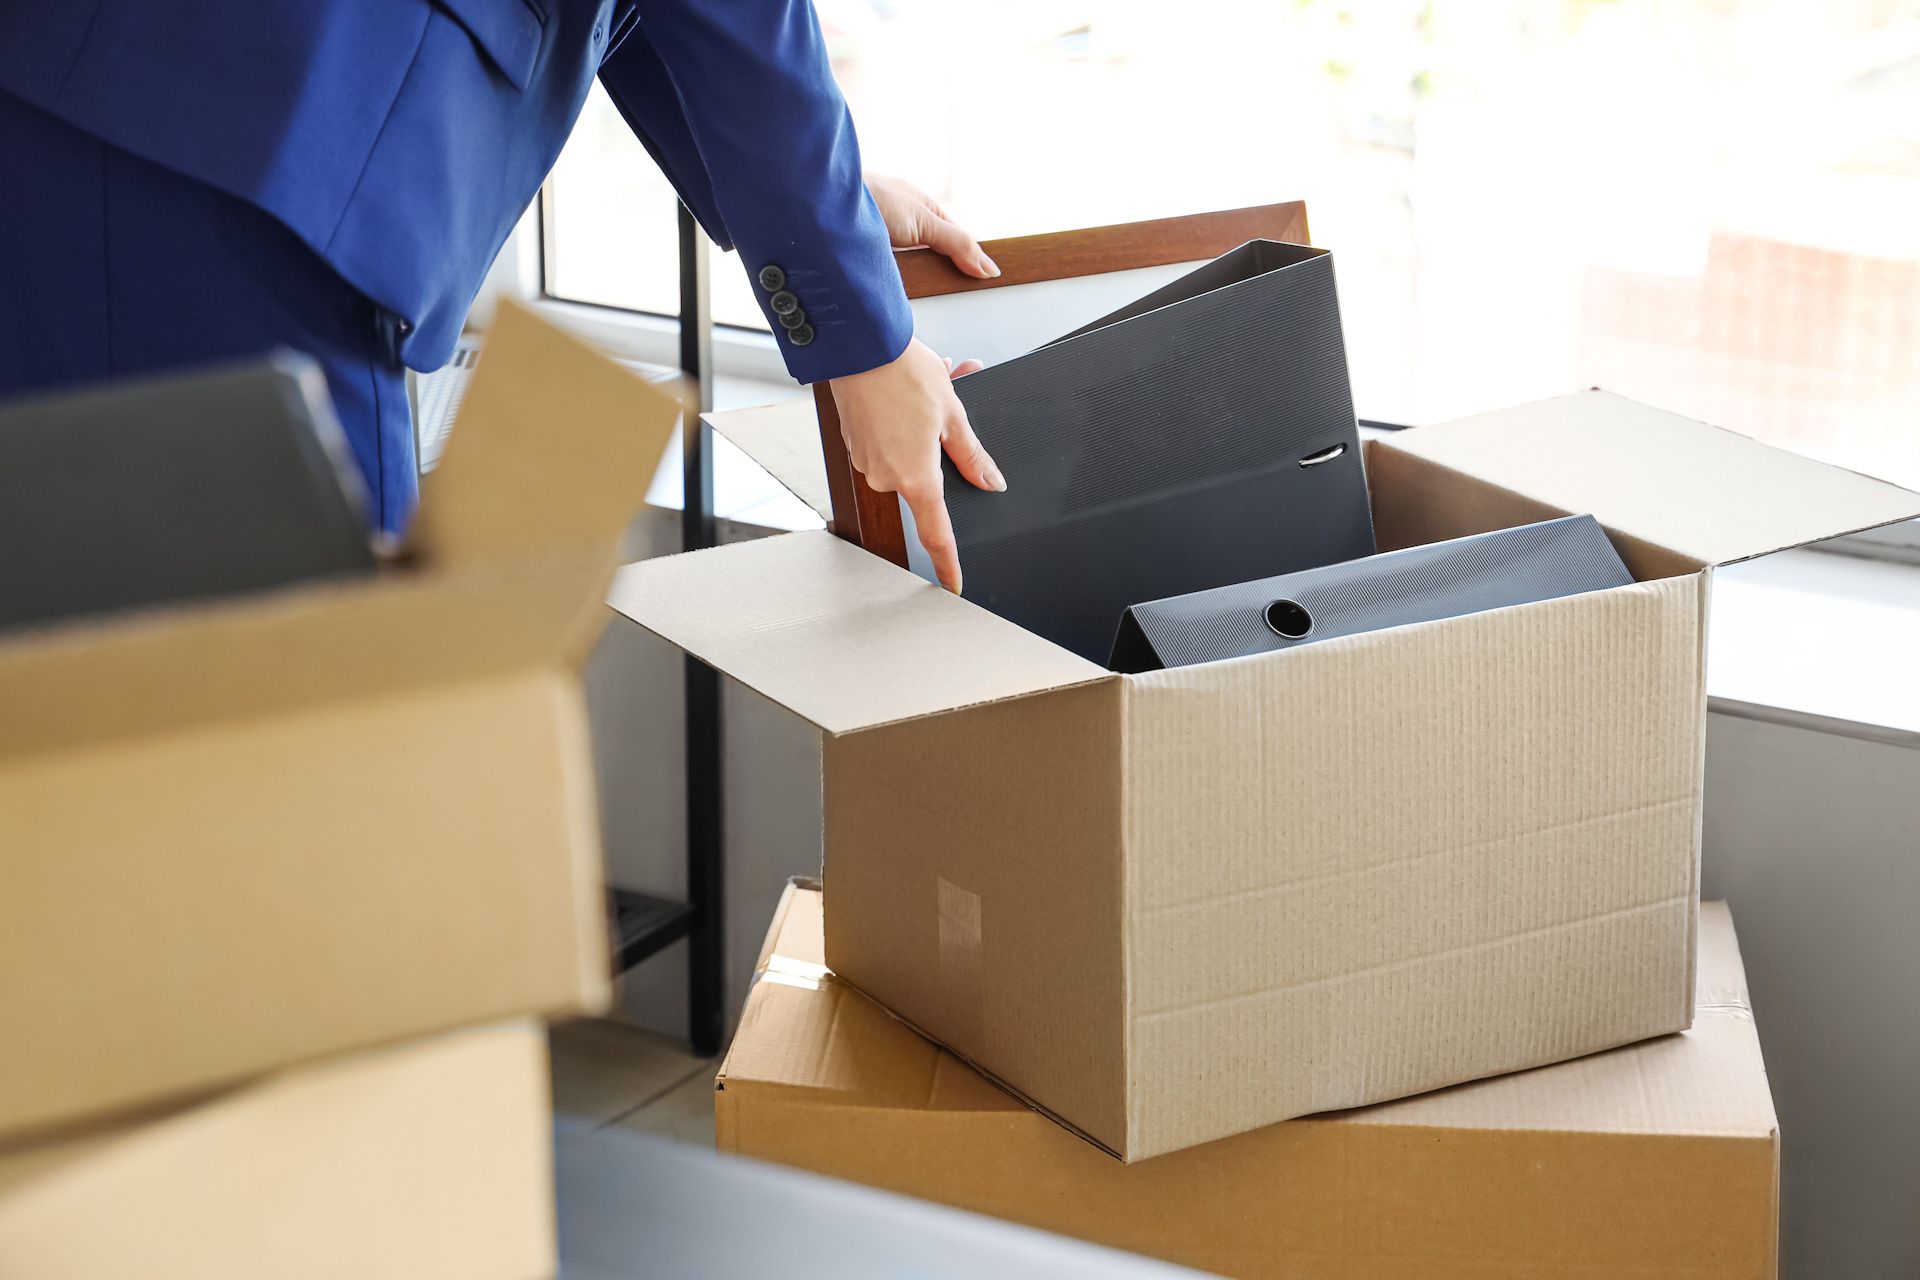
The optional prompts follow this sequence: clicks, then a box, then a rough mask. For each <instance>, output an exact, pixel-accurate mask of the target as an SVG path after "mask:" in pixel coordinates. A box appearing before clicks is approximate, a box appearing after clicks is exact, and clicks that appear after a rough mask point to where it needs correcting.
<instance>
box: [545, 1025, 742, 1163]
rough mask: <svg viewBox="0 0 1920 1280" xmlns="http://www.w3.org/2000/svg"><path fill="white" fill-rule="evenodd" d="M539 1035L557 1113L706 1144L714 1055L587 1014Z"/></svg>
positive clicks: (708, 1141)
mask: <svg viewBox="0 0 1920 1280" xmlns="http://www.w3.org/2000/svg"><path fill="white" fill-rule="evenodd" d="M547 1040H548V1044H549V1046H550V1047H551V1051H552V1055H553V1109H554V1111H555V1112H556V1113H557V1114H559V1115H563V1116H567V1117H570V1118H572V1119H575V1120H583V1121H586V1122H587V1123H589V1124H592V1125H593V1126H594V1127H596V1128H605V1127H608V1126H611V1125H618V1126H620V1127H621V1128H626V1129H636V1130H639V1131H640V1132H642V1133H651V1134H655V1135H658V1136H660V1137H665V1138H673V1139H675V1140H677V1141H680V1142H691V1143H697V1144H699V1145H701V1146H707V1147H711V1146H712V1145H713V1077H714V1073H715V1072H716V1071H718V1070H719V1069H720V1062H719V1059H717V1058H696V1057H694V1056H693V1055H692V1054H691V1053H688V1052H687V1049H686V1046H685V1045H684V1044H682V1043H681V1042H679V1041H676V1040H671V1039H669V1038H668V1037H666V1036H662V1035H655V1034H654V1033H653V1032H650V1031H642V1030H640V1029H638V1028H636V1027H631V1026H627V1025H626V1024H624V1023H619V1022H608V1021H603V1020H600V1019H591V1018H590V1019H583V1020H581V1021H578V1022H569V1023H565V1024H562V1025H560V1026H556V1027H553V1028H552V1029H551V1030H550V1031H549V1032H548V1033H547Z"/></svg>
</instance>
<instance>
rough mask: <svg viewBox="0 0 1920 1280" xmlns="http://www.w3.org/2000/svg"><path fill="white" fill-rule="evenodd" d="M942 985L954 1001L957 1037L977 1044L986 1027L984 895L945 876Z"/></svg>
mask: <svg viewBox="0 0 1920 1280" xmlns="http://www.w3.org/2000/svg"><path fill="white" fill-rule="evenodd" d="M939 940H940V943H939V945H940V985H941V988H942V989H943V990H945V991H946V992H947V993H948V994H949V996H950V997H951V998H952V1001H953V1006H952V1007H953V1016H954V1022H955V1026H954V1030H953V1038H954V1039H956V1040H958V1041H959V1042H960V1043H961V1044H967V1045H977V1044H979V1043H980V1039H981V1033H982V1031H983V1030H984V1028H985V1024H986V1008H985V1006H986V998H987V993H986V980H985V973H984V969H985V965H984V963H983V961H982V958H981V955H980V940H981V923H980V895H979V894H977V893H973V892H971V891H970V890H967V889H962V888H961V887H960V886H959V885H957V884H955V883H953V882H952V881H951V880H948V879H946V878H945V877H944V876H943V877H941V878H940V882H939Z"/></svg>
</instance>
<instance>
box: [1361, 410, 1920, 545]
mask: <svg viewBox="0 0 1920 1280" xmlns="http://www.w3.org/2000/svg"><path fill="white" fill-rule="evenodd" d="M1377 443H1378V444H1379V445H1380V446H1381V447H1384V448H1386V449H1390V450H1398V451H1401V452H1404V453H1408V454H1412V455H1414V456H1416V457H1421V458H1425V459H1427V460H1429V461H1432V462H1437V463H1439V464H1441V465H1442V466H1447V467H1451V468H1453V469H1454V470H1456V471H1462V472H1466V473H1467V474H1469V475H1472V476H1476V477H1478V478H1479V479H1482V480H1486V481H1489V482H1490V483H1493V484H1496V485H1499V486H1500V487H1502V488H1504V489H1507V490H1510V491H1512V492H1514V493H1518V494H1521V495H1523V496H1525V497H1528V498H1532V499H1535V500H1537V501H1540V502H1544V503H1547V504H1548V505H1550V506H1552V507H1555V508H1557V509H1559V510H1561V511H1567V512H1572V513H1574V514H1592V515H1593V516H1594V517H1595V518H1597V519H1598V520H1599V521H1600V522H1601V523H1602V524H1604V525H1606V526H1607V527H1608V528H1609V529H1611V530H1614V531H1616V532H1618V533H1624V534H1628V535H1631V536H1633V537H1636V538H1641V539H1644V540H1646V541H1648V542H1652V543H1654V544H1656V545H1658V546H1662V547H1666V548H1668V549H1669V550H1672V551H1677V552H1680V553H1682V554H1683V555H1686V556H1689V557H1691V558H1692V559H1694V560H1696V561H1698V562H1700V563H1702V564H1730V563H1732V562H1734V561H1737V560H1746V559H1751V558H1752V557H1754V556H1760V555H1765V554H1767V553H1768V552H1771V551H1781V550H1785V549H1786V548H1788V547H1796V546H1802V545H1804V544H1806V543H1809V542H1818V541H1820V540H1821V539H1823V538H1832V537H1838V536H1839V535H1840V534H1843V533H1852V532H1855V531H1857V530H1860V529H1868V528H1873V527H1874V526H1876V525H1882V524H1888V523H1891V522H1893V521H1896V520H1906V519H1910V518H1913V517H1915V516H1920V494H1914V493H1911V492H1909V491H1907V490H1905V489H1902V488H1900V487H1898V486H1897V485H1892V484H1888V483H1886V482H1885V481H1882V480H1875V479H1872V478H1871V477H1868V476H1863V475H1859V474H1857V473H1855V472H1852V471H1847V470H1844V469H1842V468H1840V467H1835V466H1831V465H1829V464H1827V463H1823V462H1815V461H1814V460H1812V459H1811V458H1805V457H1802V456H1800V455H1798V454H1794V453H1789V452H1787V451H1786V450H1784V449H1777V448H1774V447H1773V446H1771V445H1766V444H1762V443H1760V442H1759V441H1757V440H1752V439H1749V438H1748V437H1746V436H1743V435H1739V434H1738V433H1736V432H1732V431H1727V430H1724V429H1722V428H1719V427H1714V426H1709V425H1708V424H1706V423H1704V422H1698V421H1695V420H1693V419H1691V418H1684V417H1681V416H1680V415H1678V414H1674V413H1668V412H1667V411H1665V410H1662V409H1655V408H1653V407H1651V406H1648V405H1644V404H1640V403H1638V402H1636V401H1633V400H1628V399H1626V398H1625V397H1622V396H1618V395H1614V394H1612V393H1610V392H1606V391H1583V392H1580V393H1578V394H1576V395H1569V396H1559V397H1556V398H1554V399H1551V400H1541V401H1537V402H1535V403H1533V404H1526V405H1519V406H1516V407H1514V408H1511V409H1501V410H1497V411H1495V412H1493V413H1483V414H1479V415H1476V416H1474V417H1471V418H1462V419H1460V420H1458V421H1455V422H1446V423H1440V424H1438V425H1435V426H1431V427H1417V428H1414V429H1413V430H1410V431H1402V432H1398V433H1395V434H1394V436H1393V437H1392V438H1391V439H1390V440H1381V441H1379V442H1377Z"/></svg>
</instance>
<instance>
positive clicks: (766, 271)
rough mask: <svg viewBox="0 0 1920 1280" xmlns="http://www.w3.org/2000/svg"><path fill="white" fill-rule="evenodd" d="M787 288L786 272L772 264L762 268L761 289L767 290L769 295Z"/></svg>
mask: <svg viewBox="0 0 1920 1280" xmlns="http://www.w3.org/2000/svg"><path fill="white" fill-rule="evenodd" d="M786 286H787V273H786V272H784V271H782V270H781V269H780V268H778V267H776V266H774V265H773V264H772V263H771V262H769V263H768V264H767V265H766V266H764V267H762V268H760V287H761V288H762V289H765V290H766V291H767V292H768V293H772V292H774V291H775V290H776V289H784V288H786Z"/></svg>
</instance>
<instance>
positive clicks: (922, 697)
mask: <svg viewBox="0 0 1920 1280" xmlns="http://www.w3.org/2000/svg"><path fill="white" fill-rule="evenodd" d="M607 603H608V604H610V605H612V606H613V607H614V608H615V609H617V610H619V611H620V612H621V613H623V614H625V615H626V616H627V617H629V618H631V619H632V620H633V621H635V622H637V623H639V624H640V625H641V626H643V627H645V628H646V629H647V630H649V631H652V632H653V633H655V634H656V635H659V636H660V637H662V638H663V639H665V640H668V641H670V642H671V643H673V644H675V645H678V646H679V647H680V648H682V649H685V650H686V651H687V652H688V653H691V654H693V655H694V656H695V657H697V658H699V659H701V660H702V661H704V662H707V663H709V664H711V665H712V666H714V667H717V668H719V669H720V670H721V671H723V672H725V673H726V674H728V675H730V676H732V677H733V678H734V679H736V680H738V681H740V682H741V683H742V684H744V685H746V686H747V687H748V688H750V689H753V690H755V691H756V692H758V693H760V694H763V695H764V696H766V697H768V698H770V699H772V700H773V701H775V702H777V703H779V704H780V705H781V706H783V707H786V708H787V709H788V710H790V711H792V712H794V713H795V714H797V715H799V716H801V717H803V718H804V719H806V720H809V721H811V722H812V723H813V724H815V725H817V726H818V727H820V728H821V729H824V730H826V731H827V732H828V733H836V734H838V733H848V732H851V731H853V730H856V729H866V728H872V727H873V726H875V725H881V724H889V723H892V722H894V721H896V720H910V719H914V718H916V717H918V716H924V715H930V714H932V713H934V712H938V711H950V710H954V709H956V708H959V707H965V706H971V705H973V704H975V703H981V702H996V701H999V700H1000V699H1003V698H1012V697H1018V696H1019V695H1021V694H1027V693H1037V692H1039V691H1041V690H1044V689H1054V688H1062V687H1065V686H1068V685H1075V684H1084V683H1087V682H1089V681H1093V680H1100V679H1113V678H1115V677H1112V676H1110V675H1108V673H1107V671H1106V670H1105V668H1102V667H1098V666H1095V665H1094V664H1093V663H1091V662H1088V661H1087V660H1086V659H1085V658H1081V657H1079V656H1077V655H1075V654H1072V653H1068V652H1067V651H1066V650H1065V649H1062V648H1060V647H1059V646H1058V645H1055V644H1052V643H1050V642H1049V641H1046V640H1042V639H1040V638H1039V637H1038V636H1035V635H1033V634H1031V633H1030V632H1027V631H1024V630H1022V629H1021V628H1019V627H1017V626H1015V625H1014V624H1013V623H1011V622H1008V621H1006V620H1004V619H1002V618H999V617H996V616H995V615H993V614H991V613H988V612H987V611H986V610H985V609H982V608H979V607H978V606H976V605H973V604H969V603H968V602H967V601H965V600H962V599H960V598H958V597H956V596H953V595H950V594H949V593H947V592H946V591H943V590H941V589H940V588H939V587H936V586H934V585H932V584H931V583H928V582H926V581H924V580H923V579H921V578H919V577H917V576H915V575H914V574H911V573H908V572H907V571H906V570H905V569H902V568H899V567H898V566H896V565H893V564H889V563H888V562H886V561H885V560H882V559H880V558H879V557H877V556H873V555H870V554H868V553H867V552H865V551H862V550H861V549H860V548H858V547H855V546H853V545H852V544H850V543H846V542H842V541H841V540H840V539H839V538H836V537H834V536H833V535H832V534H830V533H826V532H824V531H820V532H811V533H789V534H781V535H778V536H776V537H771V538H759V539H755V540H753V541H751V542H742V543H736V544H734V545H732V546H725V547H716V548H713V549H711V550H707V551H695V552H689V553H687V554H684V555H676V556H663V557H660V558H657V559H653V560H642V561H640V562H639V563H637V564H631V565H628V566H627V567H626V568H625V569H622V570H621V571H620V573H619V574H618V575H617V576H616V577H615V578H614V583H613V588H612V590H611V591H610V592H609V593H608V596H607Z"/></svg>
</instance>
